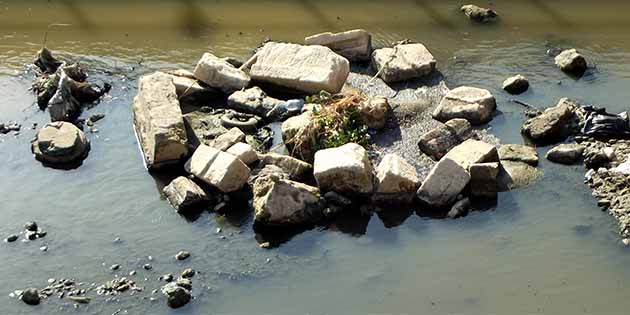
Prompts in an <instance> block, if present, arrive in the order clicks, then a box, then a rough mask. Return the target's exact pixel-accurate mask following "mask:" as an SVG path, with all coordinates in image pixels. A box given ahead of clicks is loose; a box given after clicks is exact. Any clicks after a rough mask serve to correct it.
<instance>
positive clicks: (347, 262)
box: [0, 0, 630, 315]
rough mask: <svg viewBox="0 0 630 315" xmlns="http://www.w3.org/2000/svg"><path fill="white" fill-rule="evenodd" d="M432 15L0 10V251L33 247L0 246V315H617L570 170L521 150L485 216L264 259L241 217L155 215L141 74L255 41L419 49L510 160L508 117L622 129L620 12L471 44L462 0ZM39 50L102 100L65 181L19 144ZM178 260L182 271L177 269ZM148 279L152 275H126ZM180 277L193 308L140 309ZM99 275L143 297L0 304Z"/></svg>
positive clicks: (508, 17)
mask: <svg viewBox="0 0 630 315" xmlns="http://www.w3.org/2000/svg"><path fill="white" fill-rule="evenodd" d="M434 2H435V1H424V0H409V1H402V0H401V1H387V2H385V1H375V0H369V1H343V2H341V1H307V0H302V1H288V0H286V1H254V0H251V1H250V0H241V1H179V2H176V1H140V0H139V1H130V2H128V1H107V2H105V1H80V2H79V1H71V0H66V1H28V2H27V1H3V2H1V3H0V95H2V97H1V98H0V121H8V120H16V121H18V122H20V123H21V124H22V130H21V132H20V134H19V135H17V136H16V135H13V134H12V133H10V134H7V135H0V152H1V153H2V154H1V155H0V165H1V166H0V178H1V179H2V180H0V195H1V196H2V206H1V211H0V236H2V238H4V237H6V236H8V235H10V234H12V233H16V232H18V231H20V230H22V229H23V227H22V226H23V225H24V223H25V222H27V221H31V220H34V221H37V223H39V225H40V226H41V227H42V228H44V229H45V230H46V231H47V232H48V235H47V236H46V237H45V238H42V239H39V240H36V241H32V242H22V241H21V240H20V241H18V242H15V243H0V261H2V264H0V279H1V281H0V284H1V285H0V305H2V310H0V314H66V313H68V312H74V313H79V314H112V313H115V312H116V311H118V310H121V312H120V314H125V312H126V313H127V314H208V313H211V314H554V315H560V314H577V313H584V314H625V313H626V312H627V310H628V309H629V308H630V299H628V283H629V282H630V269H629V268H628V267H627V266H629V265H630V250H629V249H628V248H624V247H623V245H621V243H620V240H619V236H618V234H617V225H616V223H615V221H614V219H613V218H612V217H610V216H609V215H608V214H606V213H605V212H602V211H601V209H600V208H598V207H597V205H596V203H597V202H596V200H595V198H593V197H592V196H591V194H590V191H589V190H588V188H587V187H586V186H585V185H584V183H583V178H584V169H583V167H582V166H563V165H558V164H552V163H550V162H548V161H547V160H545V159H544V158H543V157H544V154H545V153H546V151H547V150H548V149H549V148H550V147H540V148H538V149H537V151H538V153H539V155H540V156H541V160H540V166H539V167H540V168H541V169H542V170H543V171H544V178H543V179H542V180H541V181H538V182H536V183H533V184H531V185H529V186H527V187H524V188H520V189H518V190H515V191H510V192H505V193H500V194H499V198H498V200H497V204H496V206H494V207H492V208H490V209H486V210H485V211H475V212H472V213H470V214H469V215H468V216H466V217H464V218H460V219H457V220H441V219H433V218H430V217H427V216H423V215H422V213H413V212H411V211H390V212H388V211H387V209H384V211H383V212H382V213H379V214H374V215H372V216H359V215H354V216H349V217H348V218H347V219H346V220H339V221H338V222H336V224H334V225H333V226H328V227H320V228H315V229H312V230H308V231H300V232H299V233H290V234H286V235H285V234H283V235H276V236H275V237H276V240H277V241H278V242H279V243H280V244H279V246H278V247H276V248H273V249H269V250H265V249H261V248H260V247H259V241H260V239H261V238H264V237H269V236H268V235H257V234H256V232H255V231H254V230H253V228H252V221H253V218H252V213H251V211H250V210H248V209H247V208H246V207H238V208H235V209H232V210H233V211H232V213H231V214H230V215H227V216H220V215H217V214H215V213H210V212H204V213H202V215H201V216H200V217H198V218H195V219H194V220H191V219H190V218H184V217H182V216H180V215H178V214H177V213H176V212H175V211H173V209H172V207H171V206H170V205H169V204H168V202H167V201H166V200H164V198H163V197H162V196H161V193H160V191H161V188H162V187H163V185H164V183H163V182H162V180H160V178H159V176H157V177H156V176H152V175H151V174H149V173H148V172H147V171H146V170H145V169H144V167H143V164H142V160H141V156H140V153H139V151H138V147H137V144H136V140H135V137H134V134H133V128H132V118H131V102H132V98H133V96H135V94H136V88H137V80H138V78H139V77H140V76H141V75H143V74H146V73H149V72H152V71H155V70H159V69H173V68H181V67H183V68H188V69H191V68H192V67H193V66H194V64H195V63H196V61H197V60H198V59H199V57H200V56H201V55H202V53H203V52H206V51H211V52H213V53H215V54H217V55H219V56H233V57H237V58H241V59H245V58H247V57H248V56H249V55H250V54H251V52H252V50H253V49H254V48H255V47H256V46H257V45H258V44H259V43H260V42H262V41H263V40H265V39H268V38H271V39H274V40H281V41H294V42H302V40H303V38H304V36H307V35H310V34H314V33H318V32H322V31H342V30H346V29H352V28H365V29H367V30H368V31H370V32H371V33H372V34H373V36H374V43H375V46H378V45H384V44H387V43H390V42H393V41H397V40H401V39H405V38H408V39H412V40H416V41H420V42H422V43H424V44H425V45H426V46H427V47H428V48H429V49H430V50H431V52H432V53H433V54H434V56H435V57H436V59H437V60H438V69H439V70H440V71H441V72H442V74H443V75H444V77H445V80H446V83H447V85H448V86H449V87H451V88H454V87H456V86H458V85H472V86H478V87H482V88H486V89H488V90H490V91H491V92H492V93H493V94H494V95H495V97H496V98H497V104H498V111H499V113H498V115H497V116H496V117H495V118H494V119H493V120H492V122H491V123H489V125H488V126H486V127H485V128H487V129H488V132H489V133H492V134H494V135H495V136H497V137H498V138H499V139H500V141H501V142H502V143H523V142H524V140H523V139H522V137H521V135H520V126H521V124H522V122H523V121H524V119H525V116H524V115H523V110H524V108H523V107H522V106H520V105H518V104H515V103H513V102H511V101H510V100H511V99H512V98H516V99H518V100H521V101H524V102H527V103H530V104H533V105H535V106H538V107H540V108H544V107H547V106H552V105H555V104H556V103H557V101H558V100H559V99H560V98H561V97H570V98H572V99H575V100H577V101H579V102H580V103H582V104H596V105H600V106H604V107H606V108H607V109H608V110H609V111H610V112H613V113H616V112H621V111H625V110H628V103H627V99H628V96H629V95H630V94H629V93H630V92H629V91H628V89H627V86H628V85H629V84H630V38H629V37H628V36H627V31H628V30H629V29H630V20H628V19H627V15H626V12H628V9H630V2H629V3H626V2H622V1H613V0H609V1H600V2H593V1H585V0H580V1H569V0H562V1H554V2H553V3H548V2H546V1H538V0H531V1H496V3H494V5H493V6H492V8H494V9H495V10H496V11H498V13H499V14H500V19H499V20H498V21H496V23H493V24H487V25H477V24H473V23H471V22H469V21H468V20H467V19H466V18H465V16H463V14H461V12H459V11H458V7H459V6H460V5H461V4H462V3H461V2H460V1H439V3H434ZM479 4H481V5H486V4H487V3H479ZM50 24H58V25H55V26H51V27H49V25H50ZM47 29H49V30H48V34H47V36H45V33H46V30H47ZM44 37H45V38H46V39H45V42H46V46H47V47H49V48H50V49H51V50H53V52H56V53H58V54H59V56H60V57H62V58H67V59H72V60H77V61H80V62H82V63H84V64H86V65H88V68H89V72H90V74H91V78H90V79H91V80H94V81H95V82H109V83H111V84H112V86H113V88H112V91H111V92H110V93H109V95H108V96H106V97H105V98H104V99H103V100H102V101H101V102H100V103H99V104H98V105H97V106H95V107H93V108H90V109H88V110H86V111H85V113H84V115H83V116H85V117H88V116H89V115H90V114H93V113H104V114H106V117H105V119H103V120H101V121H99V122H97V123H96V128H97V129H98V133H89V132H88V133H87V136H88V137H89V139H90V141H91V144H92V149H91V151H90V153H89V156H88V158H87V159H86V160H85V161H84V163H83V165H82V166H81V167H79V168H77V169H73V170H56V169H52V168H46V167H43V166H42V165H41V163H39V162H37V161H36V160H35V159H34V158H33V156H32V154H31V151H30V140H31V139H32V138H33V137H34V135H35V132H36V130H33V129H31V126H32V125H33V123H37V124H38V125H39V126H42V125H43V124H45V123H46V122H48V121H49V116H48V113H47V112H41V111H39V109H38V108H37V106H36V105H34V103H35V97H34V95H33V94H32V93H31V92H30V91H29V87H30V84H31V82H32V80H33V77H34V72H33V71H32V69H29V68H28V67H27V64H29V63H31V61H32V59H33V57H34V56H35V53H36V52H37V50H38V49H40V48H41V47H42V43H43V41H44ZM554 47H576V48H578V49H579V50H580V51H581V52H582V53H583V54H584V55H585V56H586V57H587V58H588V60H589V61H591V63H592V65H593V66H592V67H591V69H589V71H588V72H587V74H586V75H585V76H584V77H582V78H581V79H579V80H575V79H572V78H569V77H568V76H566V75H565V74H564V73H562V72H560V71H559V70H557V69H556V68H555V66H554V64H553V58H551V57H549V56H548V55H547V53H546V51H547V49H549V48H554ZM517 73H520V74H523V75H525V76H527V77H528V78H529V80H530V83H531V88H530V90H529V91H527V92H526V93H525V94H523V95H520V96H517V97H513V96H509V95H507V94H506V93H504V92H503V91H502V90H501V82H502V81H503V79H505V78H507V77H508V76H511V75H514V74H517ZM414 149H415V148H414ZM117 238H120V241H114V240H115V239H117ZM41 246H47V247H48V250H47V251H41V250H40V247H41ZM180 250H187V251H190V252H191V254H192V256H191V258H189V259H188V260H185V261H182V262H178V261H176V260H175V259H174V258H173V255H175V254H176V253H177V252H178V251H180ZM147 263H150V264H151V265H152V267H153V268H152V270H150V271H148V270H144V269H143V268H142V266H143V265H144V264H147ZM113 264H120V265H121V268H120V269H119V270H117V271H112V270H110V266H111V265H113ZM188 267H192V268H194V269H195V270H197V271H199V272H200V274H199V275H197V276H196V277H195V279H194V280H193V281H194V288H193V295H194V296H195V299H194V300H193V301H192V302H191V303H190V304H188V305H187V306H186V307H184V308H182V309H178V310H171V309H169V308H168V307H167V306H166V303H164V298H163V297H162V296H161V294H152V290H154V289H159V287H160V285H161V283H160V282H159V281H158V279H157V278H158V277H159V276H160V275H162V274H164V273H167V272H172V273H178V272H181V271H182V270H183V269H185V268H188ZM131 271H136V272H137V273H136V274H135V275H134V276H129V275H128V274H129V272H131ZM115 276H120V277H122V276H128V277H130V278H133V279H134V280H136V282H137V283H138V284H139V285H142V286H144V287H145V290H144V291H142V292H138V293H136V294H134V295H130V294H129V293H123V294H121V295H119V296H117V297H116V299H114V300H111V301H106V300H105V298H99V297H96V296H95V295H92V296H93V297H94V299H93V300H92V302H91V303H90V304H88V305H80V306H79V307H78V310H76V311H75V310H74V307H73V305H72V303H70V302H69V301H68V300H67V299H63V300H59V299H57V298H55V297H53V298H51V299H49V300H47V301H44V302H43V303H42V304H40V305H39V306H35V307H33V306H28V305H25V304H24V303H22V302H21V301H19V300H18V299H15V298H10V297H9V294H10V293H11V292H13V290H16V289H24V288H27V287H39V288H41V287H44V286H46V285H47V280H48V279H49V278H55V279H59V278H74V279H76V280H77V281H81V282H85V283H87V284H91V283H103V282H105V281H108V280H111V279H112V278H114V277H115ZM151 297H157V298H158V299H157V300H156V301H151Z"/></svg>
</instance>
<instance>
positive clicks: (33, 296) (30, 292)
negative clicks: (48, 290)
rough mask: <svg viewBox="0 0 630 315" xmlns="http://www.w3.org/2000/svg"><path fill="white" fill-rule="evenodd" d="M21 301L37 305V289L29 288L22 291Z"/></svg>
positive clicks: (38, 299) (38, 300)
mask: <svg viewBox="0 0 630 315" xmlns="http://www.w3.org/2000/svg"><path fill="white" fill-rule="evenodd" d="M22 301H23V302H24V303H26V304H28V305H38V304H39V302H40V297H39V291H37V289H35V288H29V289H26V290H24V292H22Z"/></svg>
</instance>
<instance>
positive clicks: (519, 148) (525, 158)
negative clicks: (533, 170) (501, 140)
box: [498, 144, 538, 166]
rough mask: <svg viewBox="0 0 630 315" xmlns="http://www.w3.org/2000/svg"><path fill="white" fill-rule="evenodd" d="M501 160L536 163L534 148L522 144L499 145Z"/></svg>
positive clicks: (536, 153)
mask: <svg viewBox="0 0 630 315" xmlns="http://www.w3.org/2000/svg"><path fill="white" fill-rule="evenodd" d="M498 152H499V159H500V160H501V161H504V160H506V161H515V162H524V163H527V164H529V165H532V166H536V165H538V152H536V148H534V147H530V146H527V145H522V144H504V145H502V146H500V147H499V151H498Z"/></svg>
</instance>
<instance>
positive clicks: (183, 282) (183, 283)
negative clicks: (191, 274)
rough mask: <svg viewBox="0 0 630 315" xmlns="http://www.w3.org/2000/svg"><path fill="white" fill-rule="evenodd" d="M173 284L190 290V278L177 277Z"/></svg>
mask: <svg viewBox="0 0 630 315" xmlns="http://www.w3.org/2000/svg"><path fill="white" fill-rule="evenodd" d="M175 284H177V286H180V287H182V288H184V289H186V290H192V280H190V279H189V278H177V281H175Z"/></svg>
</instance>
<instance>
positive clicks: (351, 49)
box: [304, 29, 372, 61]
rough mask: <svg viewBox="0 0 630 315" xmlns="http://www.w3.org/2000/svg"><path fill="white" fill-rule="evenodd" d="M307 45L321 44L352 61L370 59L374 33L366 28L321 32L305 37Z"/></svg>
mask: <svg viewBox="0 0 630 315" xmlns="http://www.w3.org/2000/svg"><path fill="white" fill-rule="evenodd" d="M304 43H305V44H306V45H321V46H326V47H328V48H330V49H332V50H333V51H334V52H336V53H338V54H340V55H342V56H344V57H346V58H347V59H348V60H350V61H366V60H370V54H371V53H372V35H370V33H368V32H367V31H366V30H361V29H358V30H351V31H346V32H341V33H331V32H326V33H321V34H316V35H313V36H309V37H306V38H305V39H304Z"/></svg>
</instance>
